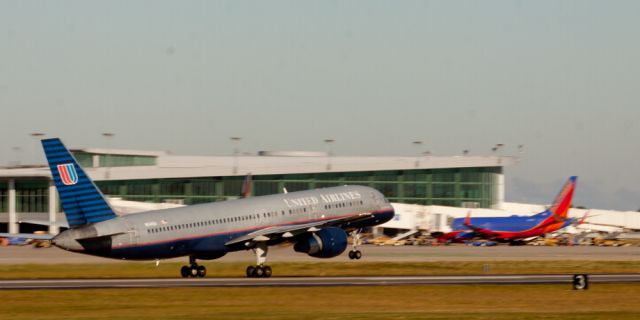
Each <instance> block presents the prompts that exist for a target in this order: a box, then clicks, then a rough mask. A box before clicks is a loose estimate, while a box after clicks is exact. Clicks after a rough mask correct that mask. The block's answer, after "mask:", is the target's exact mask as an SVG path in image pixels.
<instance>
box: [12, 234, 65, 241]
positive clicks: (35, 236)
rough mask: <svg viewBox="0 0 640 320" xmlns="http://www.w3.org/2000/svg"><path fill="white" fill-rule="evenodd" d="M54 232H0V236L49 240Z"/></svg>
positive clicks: (53, 235)
mask: <svg viewBox="0 0 640 320" xmlns="http://www.w3.org/2000/svg"><path fill="white" fill-rule="evenodd" d="M55 236H56V235H55V234H35V233H0V238H20V239H34V240H51V239H53V237H55Z"/></svg>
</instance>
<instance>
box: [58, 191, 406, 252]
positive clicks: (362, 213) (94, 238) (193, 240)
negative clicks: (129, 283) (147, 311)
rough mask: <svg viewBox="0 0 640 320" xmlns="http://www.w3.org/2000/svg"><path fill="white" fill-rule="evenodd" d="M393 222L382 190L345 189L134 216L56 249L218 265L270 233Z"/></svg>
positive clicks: (80, 232)
mask: <svg viewBox="0 0 640 320" xmlns="http://www.w3.org/2000/svg"><path fill="white" fill-rule="evenodd" d="M392 217H393V208H392V207H391V205H390V204H389V202H388V201H387V200H386V199H385V198H384V196H383V195H382V194H381V193H380V192H378V191H377V190H375V189H373V188H369V187H364V186H341V187H332V188H323V189H314V190H308V191H299V192H290V193H286V194H275V195H269V196H259V197H252V198H246V199H238V200H230V201H225V202H214V203H206V204H199V205H192V206H186V207H181V208H174V209H165V210H157V211H148V212H143V213H137V214H131V215H127V216H121V217H117V218H115V219H111V220H107V221H102V222H98V223H95V224H92V225H87V226H82V227H79V228H75V229H69V230H67V231H64V232H62V233H61V234H59V235H58V236H57V237H56V238H54V243H55V244H56V245H57V246H59V247H62V248H64V249H67V250H71V251H76V252H84V253H87V254H93V255H98V256H105V257H111V258H118V259H136V260H147V259H164V258H171V257H178V256H184V255H191V256H194V257H197V258H198V259H215V258H218V257H221V256H223V255H224V254H226V253H227V252H229V251H236V250H243V249H246V248H245V247H244V246H242V245H241V244H239V245H235V246H230V245H226V244H225V243H227V242H229V241H231V240H233V239H235V238H238V237H240V236H244V235H247V234H249V233H251V232H254V231H256V230H260V229H264V228H269V227H277V226H286V225H297V224H305V223H309V222H316V221H331V222H332V223H334V222H335V223H334V225H335V226H337V227H340V228H342V229H345V230H347V229H355V228H363V227H367V226H374V225H378V224H381V223H384V222H386V221H388V220H390V219H391V218H392Z"/></svg>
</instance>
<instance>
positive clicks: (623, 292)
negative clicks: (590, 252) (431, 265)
mask: <svg viewBox="0 0 640 320" xmlns="http://www.w3.org/2000/svg"><path fill="white" fill-rule="evenodd" d="M0 294H1V295H2V303H0V318H1V319H3V320H12V319H21V320H22V319H31V320H33V319H65V320H72V319H235V320H242V319H261V320H269V319H305V320H306V319H345V318H348V319H491V320H495V319H616V320H624V319H640V304H639V303H638V300H639V298H640V284H592V286H591V288H590V289H589V290H586V291H575V290H571V288H570V285H568V284H567V285H446V286H436V285H432V286H381V287H314V288H165V289H95V290H94V289H85V290H15V291H14V290H11V291H4V292H0Z"/></svg>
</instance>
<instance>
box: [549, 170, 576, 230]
mask: <svg viewBox="0 0 640 320" xmlns="http://www.w3.org/2000/svg"><path fill="white" fill-rule="evenodd" d="M577 180H578V177H576V176H573V177H570V178H569V180H567V182H566V183H565V184H564V186H563V187H562V189H561V190H560V193H558V195H557V196H556V199H555V200H554V201H553V204H552V205H551V207H550V208H549V211H550V212H551V213H552V214H553V216H554V217H555V218H556V219H559V220H564V219H566V218H567V214H568V213H569V209H570V208H571V201H572V200H573V192H574V191H575V189H576V181H577Z"/></svg>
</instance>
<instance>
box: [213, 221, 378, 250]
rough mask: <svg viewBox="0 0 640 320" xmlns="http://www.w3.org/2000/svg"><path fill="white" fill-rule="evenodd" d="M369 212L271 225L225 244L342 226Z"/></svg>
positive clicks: (286, 236)
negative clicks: (306, 221) (298, 222)
mask: <svg viewBox="0 0 640 320" xmlns="http://www.w3.org/2000/svg"><path fill="white" fill-rule="evenodd" d="M370 215H371V213H361V214H358V215H353V216H348V217H339V218H334V219H328V220H322V221H314V222H308V223H300V224H289V225H280V226H273V227H268V228H263V229H259V230H256V231H254V232H251V233H249V234H246V235H244V236H241V237H237V238H234V239H231V240H230V241H228V242H227V243H225V245H226V246H232V245H237V244H239V243H243V242H244V243H245V246H246V247H251V246H252V245H253V244H254V243H256V242H262V241H269V240H274V239H279V238H291V237H294V236H297V235H299V234H301V233H305V232H313V231H317V230H319V229H320V228H324V227H335V226H342V225H345V224H347V225H348V223H350V222H354V221H357V220H359V219H360V218H364V217H369V216H370Z"/></svg>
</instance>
